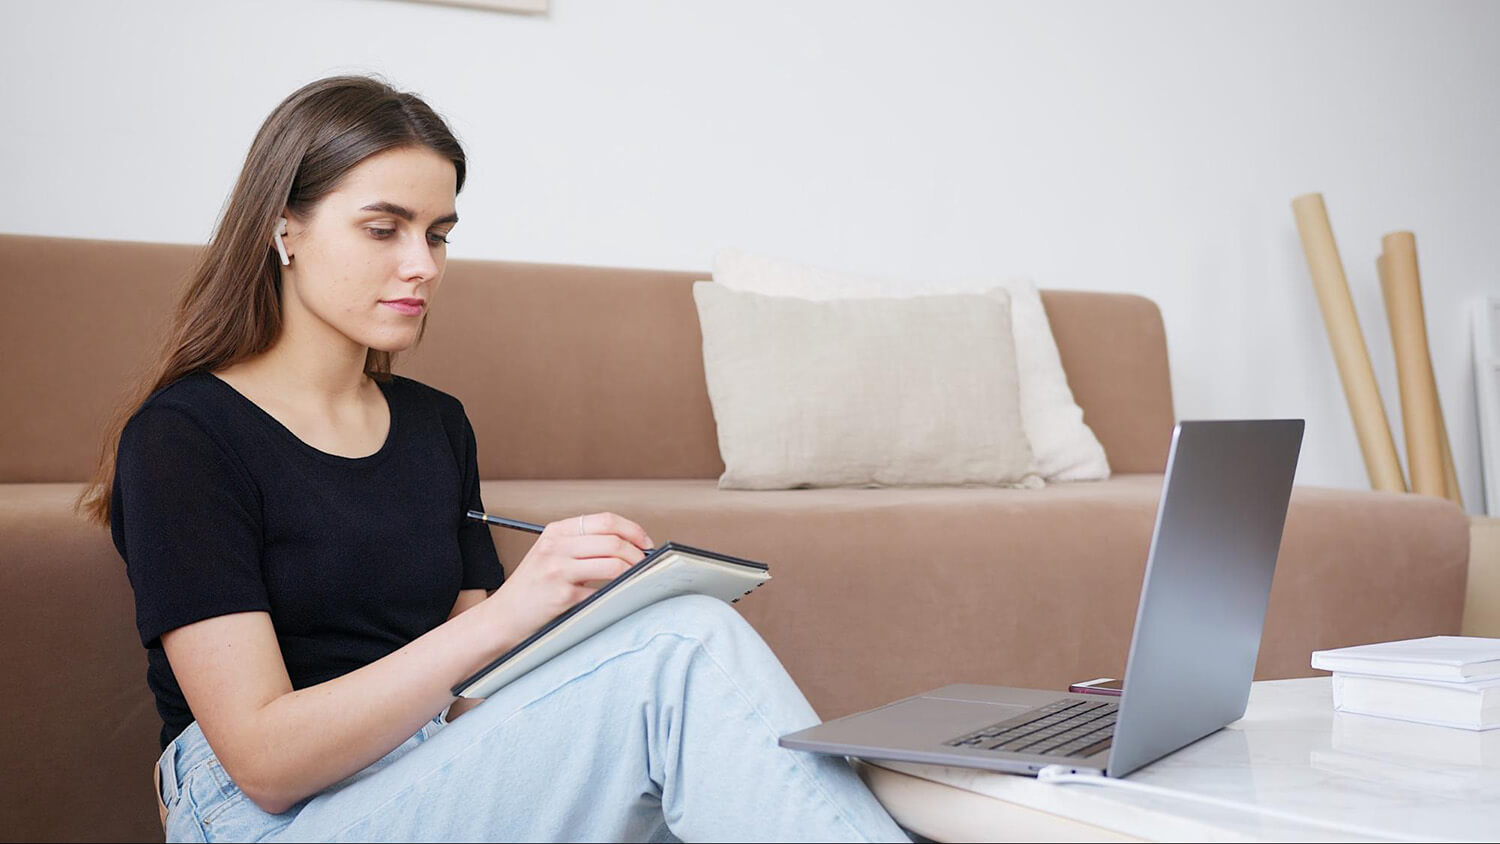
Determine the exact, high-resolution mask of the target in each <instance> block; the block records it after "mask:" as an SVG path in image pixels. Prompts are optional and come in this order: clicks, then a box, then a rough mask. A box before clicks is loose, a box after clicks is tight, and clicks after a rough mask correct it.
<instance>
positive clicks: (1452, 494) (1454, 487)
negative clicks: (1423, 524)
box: [1375, 245, 1464, 507]
mask: <svg viewBox="0 0 1500 844" xmlns="http://www.w3.org/2000/svg"><path fill="white" fill-rule="evenodd" d="M1381 248H1382V249H1383V248H1384V246H1383V245H1382V247H1381ZM1385 267H1386V258H1385V255H1384V254H1382V255H1381V256H1380V257H1379V258H1377V259H1376V260H1375V273H1376V275H1378V276H1379V277H1380V295H1381V296H1382V297H1384V298H1385V312H1386V316H1387V317H1388V318H1389V319H1390V325H1391V345H1392V347H1394V346H1395V344H1396V333H1397V332H1396V317H1395V315H1394V312H1395V305H1394V304H1392V301H1391V283H1390V280H1389V279H1388V278H1387V276H1386V270H1385ZM1424 311H1425V309H1424ZM1424 323H1425V320H1424ZM1427 367H1428V370H1429V372H1430V371H1431V369H1432V359H1431V355H1430V354H1429V355H1428V361H1427ZM1432 382H1433V384H1434V393H1433V395H1435V396H1436V395H1437V393H1436V389H1435V385H1436V384H1437V378H1436V376H1433V379H1432ZM1437 424H1438V437H1439V438H1440V442H1441V443H1442V446H1443V488H1444V491H1445V493H1446V497H1447V498H1448V500H1449V501H1452V502H1453V503H1454V504H1457V505H1458V506H1459V507H1462V506H1464V496H1463V492H1462V491H1461V490H1460V489H1459V487H1458V467H1457V466H1456V465H1454V463H1453V446H1452V445H1450V444H1449V442H1448V423H1447V422H1446V421H1445V420H1444V417H1443V400H1442V397H1441V396H1439V397H1438V398H1437ZM1410 459H1411V456H1410V453H1408V455H1407V460H1408V461H1409V460H1410Z"/></svg>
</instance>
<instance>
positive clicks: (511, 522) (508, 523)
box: [464, 510, 656, 554]
mask: <svg viewBox="0 0 1500 844" xmlns="http://www.w3.org/2000/svg"><path fill="white" fill-rule="evenodd" d="M464 515H465V516H468V517H469V518H471V519H473V520H474V521H476V522H484V523H485V524H490V525H499V526H500V527H508V528H511V529H512V530H524V531H526V532H527V533H541V532H542V531H544V530H546V526H545V525H535V524H532V523H531V522H522V521H518V520H516V519H507V518H505V517H503V516H491V515H490V514H489V513H481V512H479V511H478V510H470V511H468V512H466V513H464ZM642 550H644V551H645V552H646V553H647V554H650V553H652V552H653V551H655V550H656V549H655V548H644V549H642Z"/></svg>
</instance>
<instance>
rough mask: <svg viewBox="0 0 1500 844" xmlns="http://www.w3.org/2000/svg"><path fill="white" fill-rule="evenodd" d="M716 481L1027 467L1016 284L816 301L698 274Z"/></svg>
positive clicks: (995, 474) (983, 479)
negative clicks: (719, 469) (720, 460)
mask: <svg viewBox="0 0 1500 844" xmlns="http://www.w3.org/2000/svg"><path fill="white" fill-rule="evenodd" d="M693 297H694V298H695V299H696V300H697V303H698V319H699V322H700V324H701V325H702V329H703V370H704V373H705V376H706V378H707V382H708V395H709V398H710V399H711V401H712V403H713V409H714V421H715V423H716V424H717V426H718V440H719V452H720V454H722V455H723V457H724V467H725V468H724V474H723V475H721V476H720V478H719V488H720V489H790V488H793V487H803V486H813V487H834V486H860V485H877V486H905V485H914V484H1003V485H1016V484H1020V483H1023V482H1029V485H1033V486H1041V479H1040V478H1039V477H1037V476H1036V475H1028V471H1029V468H1030V465H1031V447H1030V445H1029V444H1028V443H1027V440H1026V432H1025V430H1024V429H1023V428H1022V425H1021V408H1020V395H1019V391H1018V388H1017V383H1016V355H1015V344H1014V342H1013V341H1012V340H1011V330H1010V297H1009V296H1008V295H1007V294H1006V292H1005V291H1003V290H995V291H991V292H990V293H988V294H961V295H953V296H919V297H914V298H906V299H892V298H882V299H841V300H838V301H832V302H812V301H808V300H806V299H797V298H793V297H789V296H763V295H761V294H758V293H745V292H742V291H738V290H730V289H729V288H727V287H724V286H722V285H719V284H715V283H713V282H699V283H698V284H695V285H693Z"/></svg>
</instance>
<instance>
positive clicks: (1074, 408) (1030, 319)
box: [714, 249, 1109, 481]
mask: <svg viewBox="0 0 1500 844" xmlns="http://www.w3.org/2000/svg"><path fill="white" fill-rule="evenodd" d="M714 281H716V282H718V283H719V284H722V285H724V286H725V287H728V288H731V289H734V290H743V291H748V292H752V293H761V294H764V295H768V296H795V297H798V298H802V299H809V300H814V301H823V300H829V299H848V298H869V297H874V296H890V297H910V296H925V295H933V294H942V293H976V292H982V291H984V290H988V289H992V288H995V287H1002V288H1004V289H1005V290H1007V291H1008V292H1009V293H1010V303H1011V330H1012V334H1013V336H1014V338H1015V345H1016V351H1015V354H1016V369H1017V373H1018V375H1019V377H1020V394H1021V419H1022V423H1023V424H1024V426H1025V429H1026V437H1027V439H1028V440H1029V441H1030V443H1031V451H1032V464H1031V471H1032V472H1033V473H1035V474H1037V475H1040V476H1041V477H1043V478H1046V479H1047V480H1049V481H1082V480H1102V479H1104V478H1108V477H1109V459H1108V458H1107V457H1106V456H1105V454H1104V446H1102V445H1100V444H1099V440H1098V438H1097V437H1095V436H1094V432H1093V431H1091V430H1089V426H1088V425H1087V424H1085V423H1084V421H1083V409H1082V408H1080V407H1079V406H1078V405H1077V404H1076V403H1075V402H1074V401H1073V391H1072V390H1071V389H1069V388H1068V376H1067V374H1066V373H1065V372H1064V371H1063V367H1062V358H1061V357H1059V356H1058V353H1057V342H1056V341H1055V340H1054V339H1053V338H1052V327H1051V325H1050V324H1048V322H1047V312H1046V311H1045V310H1044V309H1043V307H1042V296H1041V293H1040V291H1038V290H1037V287H1036V285H1035V284H1033V283H1031V282H1030V281H1027V280H1023V279H1016V280H1010V281H1005V282H995V283H987V284H967V285H932V286H927V287H923V286H919V285H918V284H916V283H913V282H909V281H902V280H898V279H889V278H880V277H876V276H862V275H855V274H852V273H843V272H838V271H835V270H825V269H820V268H817V267H809V266H804V265H800V264H794V263H792V262H789V261H782V260H778V259H774V258H767V257H764V256H759V255H751V254H747V253H745V252H742V251H740V250H737V249H724V250H721V251H720V252H719V253H718V255H716V256H715V258H714Z"/></svg>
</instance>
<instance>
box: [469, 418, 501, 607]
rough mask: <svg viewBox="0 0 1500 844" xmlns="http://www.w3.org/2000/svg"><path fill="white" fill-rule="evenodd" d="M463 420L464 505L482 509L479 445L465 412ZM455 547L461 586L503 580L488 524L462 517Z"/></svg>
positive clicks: (493, 586) (496, 585)
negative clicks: (460, 559)
mask: <svg viewBox="0 0 1500 844" xmlns="http://www.w3.org/2000/svg"><path fill="white" fill-rule="evenodd" d="M463 420H464V458H463V459H464V465H463V478H464V509H465V510H466V511H467V510H478V511H479V512H481V513H482V512H484V502H483V501H481V500H480V498H479V447H478V444H477V443H476V442H475V440H474V428H473V427H472V426H471V425H470V424H469V417H468V415H467V414H465V415H464V417H463ZM458 547H459V552H460V553H461V554H462V555H463V561H464V579H463V588H464V589H498V588H500V584H501V582H502V581H504V580H505V572H504V570H503V569H501V568H500V556H499V555H498V554H496V553H495V538H494V537H493V536H491V535H490V528H489V525H486V524H484V523H483V522H476V521H474V520H473V519H464V520H463V522H462V524H461V525H460V527H459V529H458Z"/></svg>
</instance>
